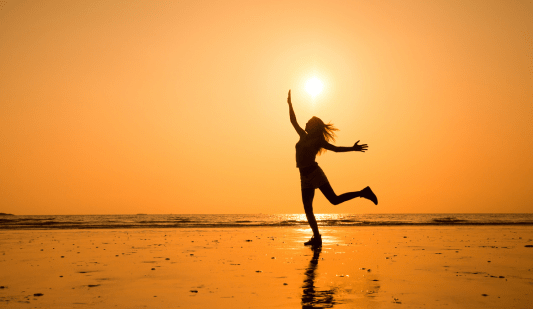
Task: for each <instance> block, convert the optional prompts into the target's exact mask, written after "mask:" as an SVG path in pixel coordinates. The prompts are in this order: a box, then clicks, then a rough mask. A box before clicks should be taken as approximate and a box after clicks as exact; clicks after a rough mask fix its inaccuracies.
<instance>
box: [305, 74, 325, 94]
mask: <svg viewBox="0 0 533 309" xmlns="http://www.w3.org/2000/svg"><path fill="white" fill-rule="evenodd" d="M322 88H324V85H323V84H322V82H321V81H320V79H318V78H316V77H313V78H311V79H310V80H308V81H307V83H305V90H307V92H308V93H309V94H310V95H312V96H313V97H316V96H317V95H318V94H319V93H320V92H322Z"/></svg>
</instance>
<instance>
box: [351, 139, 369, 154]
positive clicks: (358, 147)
mask: <svg viewBox="0 0 533 309" xmlns="http://www.w3.org/2000/svg"><path fill="white" fill-rule="evenodd" d="M357 143H359V141H357V142H355V144H354V145H353V147H352V148H353V151H361V152H365V151H366V150H367V149H368V145H367V144H362V145H357Z"/></svg>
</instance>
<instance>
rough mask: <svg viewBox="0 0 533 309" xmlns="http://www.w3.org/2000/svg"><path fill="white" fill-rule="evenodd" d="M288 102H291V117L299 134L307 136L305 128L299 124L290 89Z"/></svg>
mask: <svg viewBox="0 0 533 309" xmlns="http://www.w3.org/2000/svg"><path fill="white" fill-rule="evenodd" d="M287 103H289V116H290V118H291V124H292V126H293V127H294V129H295V130H296V132H298V135H300V136H305V135H307V133H305V130H304V129H302V127H300V125H299V124H298V121H296V114H295V113H294V109H293V108H292V102H291V91H290V90H289V96H288V97H287Z"/></svg>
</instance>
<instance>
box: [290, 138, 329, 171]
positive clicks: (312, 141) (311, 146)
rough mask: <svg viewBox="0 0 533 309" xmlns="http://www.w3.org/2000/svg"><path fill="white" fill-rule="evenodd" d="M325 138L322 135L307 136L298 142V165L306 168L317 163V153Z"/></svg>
mask: <svg viewBox="0 0 533 309" xmlns="http://www.w3.org/2000/svg"><path fill="white" fill-rule="evenodd" d="M322 142H323V140H322V139H321V138H320V137H315V138H309V135H308V136H305V137H303V138H300V140H299V141H298V143H296V167H298V168H300V169H301V168H304V167H309V166H313V165H316V162H315V160H316V154H317V153H318V150H319V149H320V148H321V146H320V145H321V144H322Z"/></svg>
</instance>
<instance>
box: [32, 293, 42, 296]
mask: <svg viewBox="0 0 533 309" xmlns="http://www.w3.org/2000/svg"><path fill="white" fill-rule="evenodd" d="M43 295H44V294H43V293H35V294H33V296H43Z"/></svg>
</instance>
